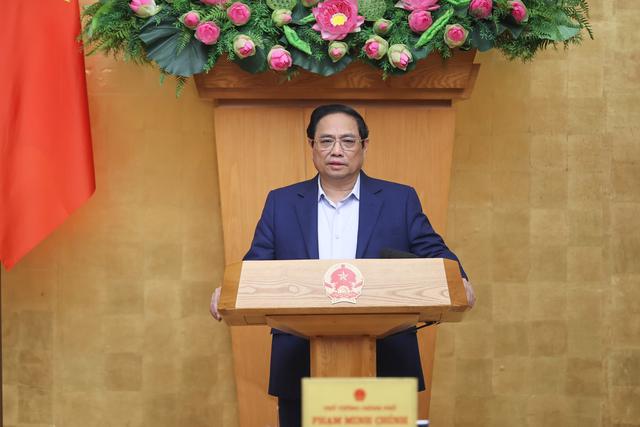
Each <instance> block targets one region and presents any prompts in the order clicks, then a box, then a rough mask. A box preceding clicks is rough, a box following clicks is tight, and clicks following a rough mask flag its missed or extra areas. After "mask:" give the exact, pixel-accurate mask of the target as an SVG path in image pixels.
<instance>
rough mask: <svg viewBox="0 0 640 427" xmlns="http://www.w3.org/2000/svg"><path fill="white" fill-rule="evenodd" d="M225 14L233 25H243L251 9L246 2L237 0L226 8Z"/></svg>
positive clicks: (248, 17) (249, 15)
mask: <svg viewBox="0 0 640 427" xmlns="http://www.w3.org/2000/svg"><path fill="white" fill-rule="evenodd" d="M227 16H228V17H229V20H230V21H231V23H232V24H233V25H236V26H240V25H244V24H246V23H247V22H249V19H250V18H251V9H249V6H247V5H246V4H244V3H241V2H239V1H237V2H235V3H233V4H232V5H231V6H229V8H228V9H227Z"/></svg>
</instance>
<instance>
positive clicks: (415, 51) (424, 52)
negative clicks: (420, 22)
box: [407, 35, 433, 61]
mask: <svg viewBox="0 0 640 427" xmlns="http://www.w3.org/2000/svg"><path fill="white" fill-rule="evenodd" d="M417 41H418V37H417V36H413V35H412V36H411V38H410V42H409V45H408V46H407V47H408V48H409V50H410V51H411V55H412V56H413V60H414V61H419V60H421V59H424V58H426V57H427V56H429V54H430V53H431V51H433V44H432V43H429V44H427V45H426V46H424V47H420V48H417V47H414V46H415V44H416V42H417Z"/></svg>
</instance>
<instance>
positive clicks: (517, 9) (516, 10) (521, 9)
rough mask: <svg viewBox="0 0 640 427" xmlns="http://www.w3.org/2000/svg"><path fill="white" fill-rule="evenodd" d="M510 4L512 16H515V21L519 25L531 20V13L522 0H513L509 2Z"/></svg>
mask: <svg viewBox="0 0 640 427" xmlns="http://www.w3.org/2000/svg"><path fill="white" fill-rule="evenodd" d="M508 4H509V6H511V16H513V19H515V20H516V22H517V23H518V24H520V23H522V22H526V21H527V19H528V18H529V11H528V10H527V6H525V5H524V3H522V2H521V1H520V0H513V1H510V2H508Z"/></svg>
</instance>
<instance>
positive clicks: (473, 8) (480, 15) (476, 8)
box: [469, 0, 493, 19]
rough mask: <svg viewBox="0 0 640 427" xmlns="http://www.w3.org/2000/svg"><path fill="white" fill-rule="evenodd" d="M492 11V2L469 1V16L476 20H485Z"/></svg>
mask: <svg viewBox="0 0 640 427" xmlns="http://www.w3.org/2000/svg"><path fill="white" fill-rule="evenodd" d="M492 10H493V0H471V3H470V4H469V14H470V15H471V16H473V17H474V18H477V19H486V18H488V17H489V15H491V11H492Z"/></svg>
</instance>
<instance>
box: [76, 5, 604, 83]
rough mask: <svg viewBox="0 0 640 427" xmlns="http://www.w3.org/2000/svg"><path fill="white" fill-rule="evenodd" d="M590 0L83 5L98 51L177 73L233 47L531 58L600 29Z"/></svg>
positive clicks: (411, 62) (319, 53) (345, 59)
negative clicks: (472, 52) (593, 23)
mask: <svg viewBox="0 0 640 427" xmlns="http://www.w3.org/2000/svg"><path fill="white" fill-rule="evenodd" d="M588 13H589V9H588V5H587V2H586V0H399V1H397V2H396V1H395V0H320V1H319V0H239V1H233V0H99V1H98V2H96V3H94V4H91V5H89V6H86V7H85V9H84V11H83V23H84V28H83V39H84V41H85V45H87V46H88V47H89V48H90V50H89V54H91V53H93V52H98V51H102V52H105V53H107V54H116V55H118V54H123V56H124V58H125V59H127V60H133V61H136V62H140V63H145V62H155V63H156V64H157V65H158V67H159V68H160V70H161V72H162V73H163V75H165V74H169V75H174V76H176V77H178V80H179V82H182V83H184V79H186V78H188V77H190V76H192V75H194V74H197V73H203V72H209V71H210V70H211V69H213V68H214V66H215V64H216V61H218V59H219V58H220V57H223V56H226V57H227V58H228V59H229V60H231V61H234V62H236V63H237V64H238V65H239V66H240V67H241V68H242V69H244V70H245V71H248V72H251V73H259V72H263V71H267V70H269V69H270V70H274V71H276V72H281V73H285V75H287V76H288V77H291V76H292V75H293V74H294V73H295V71H296V69H298V68H302V69H306V70H309V71H311V72H314V73H318V74H321V75H323V76H329V75H332V74H334V73H337V72H339V71H341V70H343V69H344V68H345V67H346V66H347V65H349V63H351V62H352V61H354V60H360V61H364V62H367V63H369V64H371V65H373V66H375V67H378V68H380V69H381V70H382V72H383V77H386V76H388V75H390V74H402V73H406V72H409V71H410V70H411V69H412V68H413V67H415V64H416V62H417V61H419V60H421V59H424V58H425V57H427V55H429V54H430V53H432V52H437V53H439V54H440V56H442V57H443V58H448V57H450V56H451V55H452V50H453V49H455V48H459V49H464V50H469V49H477V50H479V51H486V50H489V49H494V48H495V49H499V50H500V51H502V52H503V53H504V54H505V55H506V56H507V57H508V58H509V59H515V58H520V59H522V60H529V59H532V58H533V57H534V55H535V54H536V53H537V52H538V51H540V50H542V49H545V48H547V47H549V46H556V45H557V44H558V43H563V44H564V45H565V47H566V46H568V45H569V44H578V43H580V42H581V41H582V36H583V34H582V30H586V32H587V33H588V35H589V36H590V37H592V38H593V35H592V31H591V27H590V25H589V21H588Z"/></svg>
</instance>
